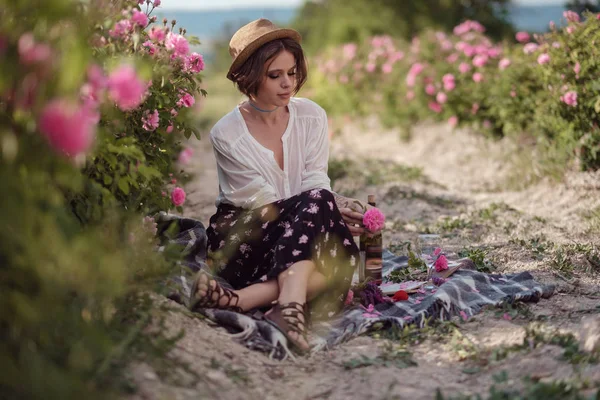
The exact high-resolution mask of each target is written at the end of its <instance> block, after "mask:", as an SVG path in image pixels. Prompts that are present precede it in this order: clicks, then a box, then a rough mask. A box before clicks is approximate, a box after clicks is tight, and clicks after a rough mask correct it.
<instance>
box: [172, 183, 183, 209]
mask: <svg viewBox="0 0 600 400" xmlns="http://www.w3.org/2000/svg"><path fill="white" fill-rule="evenodd" d="M171 201H172V202H173V204H175V206H177V207H179V206H180V205H182V204H183V203H184V202H185V191H184V190H183V189H182V188H180V187H176V188H175V189H173V191H172V192H171Z"/></svg>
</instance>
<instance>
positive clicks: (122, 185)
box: [117, 178, 129, 195]
mask: <svg viewBox="0 0 600 400" xmlns="http://www.w3.org/2000/svg"><path fill="white" fill-rule="evenodd" d="M117 186H118V187H119V189H120V190H121V192H123V194H124V195H128V194H129V182H128V181H127V178H120V179H119V181H118V182H117Z"/></svg>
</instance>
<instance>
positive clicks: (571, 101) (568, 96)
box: [560, 90, 577, 107]
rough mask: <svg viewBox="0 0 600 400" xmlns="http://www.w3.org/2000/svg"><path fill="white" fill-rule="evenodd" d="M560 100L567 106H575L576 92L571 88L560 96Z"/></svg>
mask: <svg viewBox="0 0 600 400" xmlns="http://www.w3.org/2000/svg"><path fill="white" fill-rule="evenodd" d="M560 100H561V101H562V102H563V103H565V104H566V105H568V106H571V107H575V106H577V92H575V91H574V90H571V91H569V92H567V93H565V94H564V95H562V96H560Z"/></svg>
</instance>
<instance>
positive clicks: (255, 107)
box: [248, 100, 279, 113]
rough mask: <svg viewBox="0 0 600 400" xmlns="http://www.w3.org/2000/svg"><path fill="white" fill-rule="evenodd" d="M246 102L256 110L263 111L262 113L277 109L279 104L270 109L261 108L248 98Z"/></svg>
mask: <svg viewBox="0 0 600 400" xmlns="http://www.w3.org/2000/svg"><path fill="white" fill-rule="evenodd" d="M248 104H250V105H251V106H252V108H254V109H255V110H256V111H260V112H263V113H271V112H273V111H275V110H277V109H278V108H279V106H277V107H275V108H274V109H272V110H263V109H262V108H258V106H256V105H255V104H253V103H252V102H251V101H250V100H248Z"/></svg>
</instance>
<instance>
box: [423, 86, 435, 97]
mask: <svg viewBox="0 0 600 400" xmlns="http://www.w3.org/2000/svg"><path fill="white" fill-rule="evenodd" d="M425 93H427V94H428V95H430V96H433V95H434V94H435V86H433V85H432V84H431V83H430V84H428V85H427V86H425Z"/></svg>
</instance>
